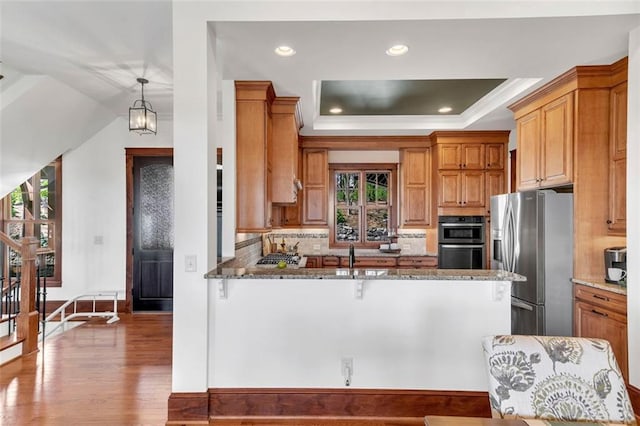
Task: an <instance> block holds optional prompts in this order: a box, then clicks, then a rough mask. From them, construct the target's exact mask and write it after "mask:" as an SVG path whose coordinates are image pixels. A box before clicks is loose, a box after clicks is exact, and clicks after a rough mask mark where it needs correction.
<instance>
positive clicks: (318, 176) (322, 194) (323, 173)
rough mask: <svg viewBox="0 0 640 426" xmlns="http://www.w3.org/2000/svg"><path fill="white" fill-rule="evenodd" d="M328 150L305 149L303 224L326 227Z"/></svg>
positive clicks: (303, 159) (303, 155) (303, 161)
mask: <svg viewBox="0 0 640 426" xmlns="http://www.w3.org/2000/svg"><path fill="white" fill-rule="evenodd" d="M328 161H329V160H328V155H327V150H326V149H312V148H310V149H303V151H302V163H303V164H302V170H303V176H304V180H303V181H304V190H303V191H304V195H303V200H304V202H303V206H302V224H303V225H314V226H319V225H320V226H326V225H327V223H328V222H327V218H328V214H329V212H328V208H329V207H328V192H327V191H328V185H329V162H328Z"/></svg>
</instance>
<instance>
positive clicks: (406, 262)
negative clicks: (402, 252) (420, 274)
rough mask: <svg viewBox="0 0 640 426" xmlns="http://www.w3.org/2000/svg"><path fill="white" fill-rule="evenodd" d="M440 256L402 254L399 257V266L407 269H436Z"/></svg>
mask: <svg viewBox="0 0 640 426" xmlns="http://www.w3.org/2000/svg"><path fill="white" fill-rule="evenodd" d="M437 267H438V258H437V257H435V256H402V257H399V258H398V268H405V269H411V268H413V269H418V268H420V269H423V268H424V269H435V268H437Z"/></svg>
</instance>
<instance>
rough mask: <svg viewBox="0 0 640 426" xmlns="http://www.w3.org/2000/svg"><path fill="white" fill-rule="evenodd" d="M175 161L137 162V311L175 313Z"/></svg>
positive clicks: (139, 159) (134, 292) (145, 159)
mask: <svg viewBox="0 0 640 426" xmlns="http://www.w3.org/2000/svg"><path fill="white" fill-rule="evenodd" d="M173 198H174V197H173V158H172V157H135V158H134V161H133V223H134V226H133V288H132V296H133V297H132V299H133V310H134V311H141V310H145V311H171V310H172V309H173V216H174V215H173V212H174V209H173Z"/></svg>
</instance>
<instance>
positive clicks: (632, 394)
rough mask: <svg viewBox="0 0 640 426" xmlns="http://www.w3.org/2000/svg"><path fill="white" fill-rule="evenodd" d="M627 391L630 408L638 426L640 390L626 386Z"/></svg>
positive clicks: (639, 419) (639, 418)
mask: <svg viewBox="0 0 640 426" xmlns="http://www.w3.org/2000/svg"><path fill="white" fill-rule="evenodd" d="M627 390H628V391H629V398H630V399H631V406H632V407H633V411H634V413H635V414H636V419H637V420H638V424H640V389H638V388H637V387H635V386H632V385H627Z"/></svg>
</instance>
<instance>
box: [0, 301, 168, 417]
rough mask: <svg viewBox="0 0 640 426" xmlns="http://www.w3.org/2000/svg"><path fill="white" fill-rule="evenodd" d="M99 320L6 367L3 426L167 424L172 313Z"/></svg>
mask: <svg viewBox="0 0 640 426" xmlns="http://www.w3.org/2000/svg"><path fill="white" fill-rule="evenodd" d="M120 318H121V319H120V321H118V322H116V323H114V324H105V323H104V320H92V321H90V322H88V323H87V324H85V325H83V326H80V327H76V328H73V329H71V330H69V331H67V332H65V333H63V334H61V335H59V336H56V337H50V338H49V339H47V340H46V343H45V347H44V350H42V348H41V350H40V352H37V353H35V354H32V355H29V356H27V357H23V358H22V359H20V360H17V361H13V362H10V363H8V364H6V365H4V366H2V367H0V406H1V407H2V408H1V409H0V424H2V425H47V426H48V425H114V426H115V425H143V424H144V425H164V424H165V422H166V421H167V398H168V397H169V394H170V393H171V336H172V315H170V314H146V313H145V314H134V315H130V314H121V315H120Z"/></svg>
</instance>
